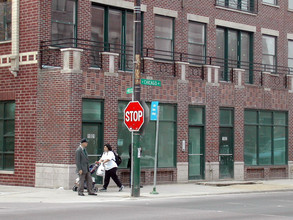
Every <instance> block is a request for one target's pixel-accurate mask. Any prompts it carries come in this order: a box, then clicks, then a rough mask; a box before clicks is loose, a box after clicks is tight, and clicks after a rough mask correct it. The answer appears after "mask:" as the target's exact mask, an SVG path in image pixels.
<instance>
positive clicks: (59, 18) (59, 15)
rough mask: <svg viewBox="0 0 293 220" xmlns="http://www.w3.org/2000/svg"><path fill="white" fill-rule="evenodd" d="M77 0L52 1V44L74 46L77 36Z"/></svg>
mask: <svg viewBox="0 0 293 220" xmlns="http://www.w3.org/2000/svg"><path fill="white" fill-rule="evenodd" d="M76 7H77V0H53V1H52V44H53V45H56V46H73V43H74V40H73V38H76V36H77V33H76V31H77V30H76V20H77V11H76Z"/></svg>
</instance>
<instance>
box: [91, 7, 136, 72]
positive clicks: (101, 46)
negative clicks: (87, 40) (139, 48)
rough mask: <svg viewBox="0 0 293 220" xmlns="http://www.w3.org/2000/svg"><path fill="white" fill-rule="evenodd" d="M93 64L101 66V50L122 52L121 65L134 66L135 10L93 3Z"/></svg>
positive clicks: (124, 67) (126, 67) (129, 68)
mask: <svg viewBox="0 0 293 220" xmlns="http://www.w3.org/2000/svg"><path fill="white" fill-rule="evenodd" d="M91 10H92V12H91V13H92V19H91V40H92V42H91V43H92V52H91V65H92V66H100V64H101V54H100V52H101V51H104V50H105V51H111V52H115V53H119V54H120V60H119V67H120V69H122V70H131V69H132V68H133V42H134V40H133V12H132V11H129V10H127V9H117V8H112V7H108V6H97V5H92V9H91Z"/></svg>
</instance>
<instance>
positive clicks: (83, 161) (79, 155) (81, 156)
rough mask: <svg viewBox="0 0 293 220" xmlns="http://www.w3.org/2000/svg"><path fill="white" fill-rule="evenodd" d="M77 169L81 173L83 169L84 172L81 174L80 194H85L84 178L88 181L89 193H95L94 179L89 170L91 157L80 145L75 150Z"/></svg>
mask: <svg viewBox="0 0 293 220" xmlns="http://www.w3.org/2000/svg"><path fill="white" fill-rule="evenodd" d="M75 163H76V171H77V173H79V171H80V170H82V174H79V188H78V194H83V191H84V180H85V179H86V181H87V189H88V192H89V193H93V181H92V177H91V173H90V172H89V159H88V156H87V155H86V154H85V153H84V151H83V148H82V147H81V146H79V147H78V148H77V149H76V152H75Z"/></svg>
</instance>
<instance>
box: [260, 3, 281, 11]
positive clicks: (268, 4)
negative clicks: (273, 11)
mask: <svg viewBox="0 0 293 220" xmlns="http://www.w3.org/2000/svg"><path fill="white" fill-rule="evenodd" d="M262 4H263V5H266V6H271V7H273V8H278V9H279V8H280V6H279V5H273V4H270V3H265V2H262Z"/></svg>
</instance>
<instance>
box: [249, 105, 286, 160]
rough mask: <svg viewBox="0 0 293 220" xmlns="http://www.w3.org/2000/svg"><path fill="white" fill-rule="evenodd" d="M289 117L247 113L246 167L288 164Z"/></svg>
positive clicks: (273, 113) (265, 112) (270, 113)
mask: <svg viewBox="0 0 293 220" xmlns="http://www.w3.org/2000/svg"><path fill="white" fill-rule="evenodd" d="M287 117H288V116H287V113H286V112H272V111H256V110H246V111H245V126H244V130H245V131H244V160H245V165H284V164H286V163H287V142H288V135H287V129H288V118H287Z"/></svg>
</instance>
